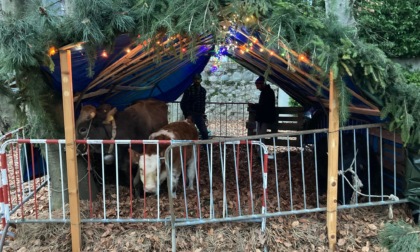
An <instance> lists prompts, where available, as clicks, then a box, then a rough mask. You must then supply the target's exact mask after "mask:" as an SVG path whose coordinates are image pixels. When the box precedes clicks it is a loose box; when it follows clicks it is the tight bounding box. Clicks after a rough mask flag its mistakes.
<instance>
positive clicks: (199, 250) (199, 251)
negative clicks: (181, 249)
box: [194, 248, 203, 252]
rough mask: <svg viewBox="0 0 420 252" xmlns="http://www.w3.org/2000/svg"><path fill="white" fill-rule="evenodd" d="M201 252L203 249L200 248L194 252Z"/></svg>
mask: <svg viewBox="0 0 420 252" xmlns="http://www.w3.org/2000/svg"><path fill="white" fill-rule="evenodd" d="M201 250H203V249H202V248H198V249H196V250H194V252H201Z"/></svg>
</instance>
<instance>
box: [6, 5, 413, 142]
mask: <svg viewBox="0 0 420 252" xmlns="http://www.w3.org/2000/svg"><path fill="white" fill-rule="evenodd" d="M27 2H28V3H29V4H30V5H29V7H28V8H26V12H25V15H23V18H20V19H16V18H14V17H13V16H7V15H6V16H4V18H3V20H2V21H1V22H2V24H1V25H0V76H7V75H9V74H10V73H12V74H13V73H14V74H16V81H17V82H16V83H17V85H18V86H19V92H18V93H17V94H16V96H18V97H19V98H18V99H15V100H16V101H18V102H17V104H18V106H21V107H22V106H27V107H28V109H29V111H31V113H33V114H35V113H40V118H41V120H40V121H39V124H38V123H32V122H31V125H33V126H36V125H39V128H38V129H36V128H35V129H34V131H33V132H37V133H41V132H43V133H45V135H44V134H43V135H42V136H41V135H39V134H38V135H34V136H33V137H48V138H50V137H52V136H51V135H48V134H49V133H51V132H53V131H54V130H58V129H59V126H58V125H56V124H54V123H52V121H53V120H54V119H53V118H52V117H51V115H50V114H49V113H50V112H51V111H52V110H51V109H49V108H48V107H44V106H46V105H49V104H50V102H49V101H50V100H51V99H54V100H57V101H58V100H59V99H60V94H55V93H53V91H52V89H51V88H49V86H48V82H47V81H46V80H45V79H44V78H43V76H42V75H41V71H40V69H41V67H47V68H50V69H52V68H53V67H54V66H53V64H52V61H51V58H50V56H49V54H48V50H49V48H50V47H51V46H55V47H56V48H59V47H61V46H64V45H67V44H70V43H75V42H83V43H84V47H85V49H86V51H87V54H88V56H89V59H90V62H91V66H93V65H94V63H95V53H96V49H97V48H98V47H99V46H101V47H105V48H106V49H107V51H108V50H112V48H113V43H114V41H115V38H116V37H117V36H119V35H120V34H122V33H125V34H129V35H130V36H131V37H132V38H134V39H135V41H136V42H137V43H143V42H144V41H147V42H148V43H147V46H149V47H153V49H154V50H157V51H159V50H162V47H160V46H158V44H159V43H157V42H159V41H163V40H164V39H166V38H171V37H173V36H181V38H185V39H188V40H190V41H191V43H190V47H189V48H186V49H187V50H188V54H187V55H189V57H190V58H191V59H192V60H194V57H196V56H195V55H194V53H193V50H191V49H192V48H193V46H194V45H195V44H196V43H199V41H197V40H196V38H198V36H199V35H203V34H211V35H212V36H213V38H214V40H215V43H219V42H224V41H225V36H226V31H225V30H224V29H222V25H220V24H221V22H224V23H227V24H230V25H234V26H236V27H237V28H238V27H240V26H242V25H245V26H247V27H248V29H249V30H251V31H252V30H255V31H258V32H259V34H260V35H261V36H260V37H261V38H262V39H263V40H265V41H266V46H267V47H268V48H271V49H276V50H277V49H279V48H280V47H279V41H281V43H284V44H285V45H287V46H288V47H290V48H293V49H294V50H295V51H297V52H298V53H305V54H307V55H308V56H309V57H310V58H311V60H312V61H313V62H314V63H315V64H317V65H319V66H320V67H321V68H322V69H323V70H324V72H325V73H328V72H329V71H330V70H333V73H334V77H335V79H336V80H335V82H336V83H337V84H338V89H339V90H340V94H339V95H340V96H339V99H340V108H341V112H340V115H341V120H342V121H343V122H344V121H346V119H348V117H349V115H350V114H349V112H348V106H346V105H347V104H348V103H349V100H350V96H349V94H347V92H345V89H344V81H343V80H342V79H341V77H342V76H349V77H350V78H351V79H352V81H353V83H355V84H356V85H357V86H358V87H359V89H360V91H361V92H362V93H363V94H364V96H365V97H367V98H369V99H370V100H373V101H374V103H375V104H376V105H377V106H379V107H380V108H383V109H382V116H383V118H385V117H387V119H389V120H390V129H397V130H399V131H400V132H401V135H402V137H403V140H404V142H405V143H406V144H409V143H411V144H420V129H419V127H420V126H419V125H420V114H419V113H420V112H419V111H420V110H419V109H418V108H419V105H418V103H419V100H420V99H419V94H420V92H419V86H418V85H415V84H412V82H411V83H409V82H408V81H407V80H406V79H405V77H404V75H403V74H402V73H403V71H402V70H401V69H400V68H399V67H398V66H397V65H396V64H394V63H393V62H392V61H391V60H389V59H388V58H387V57H386V55H385V54H384V52H383V51H381V50H380V49H378V47H377V46H376V45H373V44H369V43H366V42H364V41H362V40H361V39H360V38H358V34H357V30H356V29H354V28H353V27H342V26H340V25H339V24H338V22H337V21H336V20H335V19H334V18H333V17H327V16H325V9H323V8H322V7H319V6H317V5H310V4H309V3H308V2H307V1H293V0H290V1H285V0H277V1H272V0H196V1H184V0H91V1H84V0H74V1H73V4H74V5H73V6H72V8H71V9H72V10H74V11H72V12H71V13H70V14H69V15H61V14H60V13H59V12H57V11H56V10H57V5H56V4H57V3H58V2H59V1H58V2H57V3H53V4H51V5H48V6H43V5H42V1H40V0H32V1H27ZM407 8H409V7H407ZM248 18H251V19H250V20H248ZM171 46H172V45H169V47H171ZM174 55H178V56H180V57H182V54H176V53H175V54H174ZM268 71H269V70H268ZM91 74H93V73H91ZM319 77H321V78H325V79H326V78H327V76H326V75H325V76H319ZM3 79H5V78H3ZM4 88H8V87H7V86H6V87H4ZM47 117H48V118H47ZM32 119H33V118H32ZM42 122H43V123H42ZM42 124H44V125H43V126H41V125H42ZM47 133H48V134H47Z"/></svg>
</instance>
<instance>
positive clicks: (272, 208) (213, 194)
mask: <svg viewBox="0 0 420 252" xmlns="http://www.w3.org/2000/svg"><path fill="white" fill-rule="evenodd" d="M374 129H375V130H374ZM373 131H375V132H376V133H378V132H379V134H376V133H375V134H372V132H373ZM326 136H327V131H326V129H324V130H313V131H301V132H287V133H276V134H268V135H265V136H264V137H265V138H266V139H265V140H264V142H265V143H266V144H267V145H264V144H262V143H261V141H260V139H259V138H258V137H255V136H254V137H241V138H229V139H224V138H220V139H212V140H206V141H172V142H168V141H157V140H115V141H112V140H77V143H78V144H79V145H80V146H82V145H83V144H88V145H87V147H86V151H87V154H89V155H84V156H80V157H79V159H82V157H83V158H84V159H83V160H79V162H78V166H79V170H80V171H79V180H80V182H81V183H85V184H84V187H86V188H87V191H86V192H85V195H84V196H85V200H82V201H81V211H82V213H81V216H82V222H83V223H86V222H102V223H103V222H105V223H108V222H118V223H125V222H150V223H152V222H166V223H170V224H171V226H172V243H173V244H172V246H173V249H175V248H176V236H175V234H176V229H177V228H180V227H182V226H188V225H199V224H204V223H216V222H229V221H258V222H261V223H262V229H264V227H265V221H266V218H269V217H275V216H282V215H291V214H303V213H311V212H320V211H325V210H326V207H325V206H326V174H327V163H326V161H327V153H326V151H327V149H326V145H325V144H326V141H325V139H326ZM278 138H282V139H285V140H286V142H287V143H288V142H289V141H290V139H292V138H293V139H295V138H298V139H299V141H300V146H298V147H292V146H291V145H289V144H287V145H285V146H276V144H275V143H276V141H275V140H276V139H278ZM270 139H271V142H272V143H273V144H272V145H270ZM385 141H389V140H388V139H384V138H383V136H382V128H381V125H376V124H375V125H358V126H353V127H345V128H341V129H340V146H342V148H341V149H340V154H339V155H340V164H339V173H341V174H344V175H345V176H343V175H341V177H339V181H340V182H339V195H338V198H339V199H338V200H339V201H340V203H341V205H340V206H339V207H338V208H339V209H342V208H355V207H363V206H374V205H384V204H394V203H404V202H406V200H405V199H402V198H401V196H402V195H401V193H399V192H401V191H402V190H401V188H400V187H401V185H400V183H399V181H400V180H401V179H403V178H402V177H401V176H400V175H399V171H398V169H399V164H398V162H397V160H398V159H399V158H397V156H398V155H399V154H398V153H399V152H398V149H399V148H402V146H401V145H400V144H399V143H397V142H396V141H394V142H393V143H392V144H390V143H385ZM169 143H170V144H171V145H170V146H169V147H167V149H166V151H165V156H164V159H163V157H162V158H159V157H157V158H156V159H155V160H153V159H147V161H144V162H150V163H149V164H147V163H145V166H144V167H146V169H144V170H143V171H142V172H141V173H143V176H144V175H145V174H146V173H147V172H148V169H149V168H148V167H152V165H153V164H158V165H157V167H161V166H160V164H163V163H162V162H163V161H164V164H166V169H170V172H169V173H167V172H166V174H167V176H168V177H169V178H172V177H173V173H172V172H173V171H174V170H175V171H176V167H175V168H174V165H176V164H175V162H176V161H175V160H180V161H179V162H180V166H179V167H182V169H178V170H179V171H180V175H179V176H180V177H179V183H178V185H179V186H178V187H177V190H176V194H177V197H176V198H172V197H171V195H172V194H171V192H172V190H171V189H170V188H171V185H172V184H174V183H175V181H173V180H172V179H169V180H168V182H167V183H162V184H161V187H156V188H155V191H156V193H151V194H150V193H147V192H146V190H145V189H146V188H145V187H142V186H138V185H135V184H134V182H133V181H134V178H135V177H136V176H139V178H141V177H142V175H141V173H140V174H137V171H136V169H137V165H138V163H139V162H140V159H136V158H135V155H133V154H132V152H129V151H128V149H132V150H134V149H138V148H140V147H144V146H146V145H155V146H156V148H157V150H159V148H160V147H159V144H169ZM111 144H114V148H113V149H114V151H113V157H112V159H110V158H108V157H107V156H106V155H107V153H108V151H107V150H108V148H109V146H110V145H111ZM25 146H26V147H27V148H28V150H29V152H25V153H31V154H32V156H31V158H30V159H28V160H29V162H28V163H26V164H25V162H21V161H22V160H24V158H22V157H21V156H19V155H20V154H19V153H21V152H22V150H23V149H24V147H25ZM80 146H79V147H80ZM386 146H387V147H386ZM188 147H189V148H192V149H193V150H194V152H193V154H192V162H188V161H189V158H188V157H187V148H188ZM35 148H39V150H40V151H41V152H42V153H43V155H44V157H45V172H46V175H44V176H43V177H37V176H36V175H35V174H36V172H35V166H36V161H35V160H34V155H33V154H34V153H35ZM52 149H55V150H56V152H55V153H56V154H58V157H55V158H58V159H57V160H55V161H54V157H52V156H49V155H50V154H51V153H52V151H51V150H52ZM388 151H390V152H391V153H392V155H391V156H394V160H393V162H391V163H390V162H389V161H386V160H385V159H386V158H385V156H386V154H385V152H388ZM63 152H64V140H29V139H10V140H7V141H5V143H4V144H3V145H2V146H1V147H0V157H1V163H0V168H1V169H2V173H1V174H2V182H3V183H2V190H3V193H2V195H3V197H4V198H3V199H2V202H1V203H2V204H4V206H5V207H2V212H1V214H2V218H3V219H4V220H5V222H6V226H7V225H8V224H10V223H28V222H54V223H57V222H58V223H63V222H69V207H68V205H67V204H66V194H67V192H66V188H67V186H66V183H65V177H64V176H65V175H64V174H66V173H65V162H64V155H63ZM139 154H141V151H139ZM177 157H178V159H177ZM110 160H114V161H116V162H115V164H114V165H109V164H107V162H108V161H110ZM127 160H128V161H129V162H128V163H127V162H126V163H124V162H123V161H127ZM137 160H138V161H137ZM41 163H42V162H41ZM53 163H54V164H58V166H55V167H53V166H52V164H53ZM28 164H29V165H30V168H31V169H33V172H32V174H31V176H32V178H33V180H30V181H24V180H23V178H25V176H24V175H22V171H24V170H27V169H28V167H27V165H28ZM187 164H192V167H193V169H194V171H195V173H196V177H195V178H194V183H192V185H193V188H194V190H191V189H190V188H189V187H188V186H187V182H189V181H188V178H190V179H191V176H190V173H189V172H188V170H187ZM386 164H390V166H387V165H386ZM127 167H128V169H127ZM161 169H162V171H161V172H158V173H156V174H155V177H154V178H155V179H156V181H161V178H164V176H165V175H164V168H161ZM54 170H56V171H55V172H56V174H60V175H59V178H60V179H58V180H57V179H53V178H52V176H50V174H52V173H53V172H54ZM57 172H58V173H57ZM352 175H353V176H352ZM40 176H41V175H40ZM55 176H57V175H55ZM161 176H162V177H161ZM147 179H150V177H147V176H144V177H143V181H144V183H143V184H147ZM360 182H361V183H362V184H363V186H362V185H361V183H360ZM171 183H172V184H171ZM159 184H160V183H159ZM81 185H82V184H81ZM165 186H167V188H165ZM95 188H96V189H97V192H96V193H95V191H96V190H94V189H95ZM352 188H355V190H356V191H358V193H353V189H352ZM9 189H10V190H9ZM142 189H143V192H138V191H136V190H139V191H141V190H142ZM81 191H82V190H81ZM136 192H137V193H136ZM56 193H61V197H57V196H55V197H53V194H56ZM374 194H375V195H374ZM136 195H137V196H136ZM139 196H141V197H139ZM397 196H398V197H400V198H398V197H397ZM54 198H59V200H58V203H57V202H55V203H54V202H53V200H54ZM57 205H58V206H59V207H57ZM54 209H56V210H54ZM6 230H7V227H6Z"/></svg>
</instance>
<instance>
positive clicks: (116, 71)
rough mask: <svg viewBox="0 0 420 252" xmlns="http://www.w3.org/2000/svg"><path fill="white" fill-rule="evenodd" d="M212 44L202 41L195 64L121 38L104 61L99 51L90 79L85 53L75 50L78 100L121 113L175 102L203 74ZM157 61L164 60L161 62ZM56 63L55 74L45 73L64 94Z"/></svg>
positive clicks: (210, 40)
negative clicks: (141, 103)
mask: <svg viewBox="0 0 420 252" xmlns="http://www.w3.org/2000/svg"><path fill="white" fill-rule="evenodd" d="M211 42H212V39H211V37H209V36H203V37H202V39H201V43H199V44H198V45H196V46H195V52H196V55H197V58H196V60H195V61H194V62H192V61H191V60H190V56H189V55H185V56H184V57H183V58H181V57H179V55H178V56H177V55H171V54H170V53H165V52H163V53H156V52H154V51H153V50H150V49H148V48H146V47H143V46H142V45H137V46H134V45H133V44H132V41H131V39H130V38H129V37H128V36H127V35H121V36H119V37H118V38H117V39H116V41H115V45H114V49H113V51H112V53H109V54H107V56H106V57H104V55H103V53H104V50H103V49H100V50H98V51H97V58H96V61H95V64H94V67H93V68H92V70H93V75H92V76H89V60H88V57H87V56H86V52H85V51H84V49H83V48H77V47H75V48H72V49H71V56H72V57H71V58H72V77H73V91H74V95H75V100H77V98H78V97H80V95H81V94H83V100H82V104H93V105H99V104H102V103H108V104H111V105H113V106H115V107H117V108H118V109H122V108H124V107H126V106H128V105H130V104H132V103H133V102H135V101H137V100H142V99H147V98H156V99H159V100H163V101H166V102H171V101H174V100H176V99H177V98H178V97H179V96H180V95H181V94H182V93H183V91H184V90H185V89H186V88H187V87H188V86H189V85H190V84H191V83H192V77H193V75H194V74H195V73H200V72H202V71H203V69H204V67H205V66H206V64H207V63H208V61H209V59H210V57H211V55H210V53H209V52H210V51H211V50H212V47H213V45H212V43H211ZM127 49H130V52H128V51H127ZM178 49H179V50H178V51H179V52H178V53H182V52H181V50H182V48H178ZM158 54H159V55H158ZM156 57H161V58H160V60H159V61H157V60H156V59H157V58H156ZM52 59H53V61H54V63H55V68H54V71H53V72H50V71H49V69H47V68H45V72H46V73H47V75H48V76H49V78H51V82H52V84H53V87H54V89H55V90H57V91H58V92H61V69H60V59H59V55H58V54H56V55H54V56H53V57H52Z"/></svg>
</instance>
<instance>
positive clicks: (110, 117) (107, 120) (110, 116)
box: [102, 108, 117, 124]
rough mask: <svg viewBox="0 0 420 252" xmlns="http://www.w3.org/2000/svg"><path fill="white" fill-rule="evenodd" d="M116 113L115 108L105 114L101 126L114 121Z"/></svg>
mask: <svg viewBox="0 0 420 252" xmlns="http://www.w3.org/2000/svg"><path fill="white" fill-rule="evenodd" d="M115 113H117V108H113V109H111V110H110V111H108V113H106V118H105V120H104V121H103V122H102V123H103V124H110V123H111V122H112V121H114V115H115Z"/></svg>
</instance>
